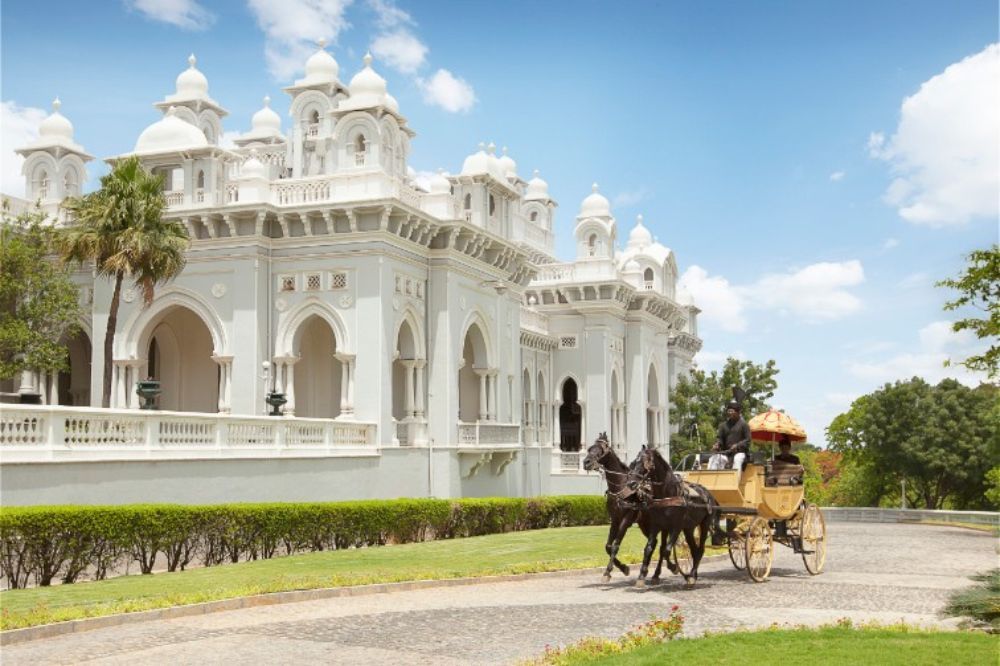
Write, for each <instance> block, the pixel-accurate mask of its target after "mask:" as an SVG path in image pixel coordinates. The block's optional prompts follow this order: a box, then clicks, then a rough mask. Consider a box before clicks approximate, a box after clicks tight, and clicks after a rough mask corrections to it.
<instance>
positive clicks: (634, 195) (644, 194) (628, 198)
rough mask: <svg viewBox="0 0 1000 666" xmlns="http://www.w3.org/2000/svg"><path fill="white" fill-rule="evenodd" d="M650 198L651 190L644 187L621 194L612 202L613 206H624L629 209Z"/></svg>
mask: <svg viewBox="0 0 1000 666" xmlns="http://www.w3.org/2000/svg"><path fill="white" fill-rule="evenodd" d="M648 197H649V190H647V189H646V188H645V186H643V187H639V188H637V189H634V190H630V191H627V192H619V193H618V194H616V195H615V197H614V198H613V199H612V200H611V205H612V206H622V207H626V208H627V207H628V206H634V205H636V204H637V203H640V202H642V201H645V200H646V199H647V198H648Z"/></svg>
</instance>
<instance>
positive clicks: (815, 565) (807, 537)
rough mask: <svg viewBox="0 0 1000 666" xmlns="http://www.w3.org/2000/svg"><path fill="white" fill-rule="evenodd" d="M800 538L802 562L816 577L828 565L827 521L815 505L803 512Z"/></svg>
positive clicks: (809, 506) (808, 506) (810, 505)
mask: <svg viewBox="0 0 1000 666" xmlns="http://www.w3.org/2000/svg"><path fill="white" fill-rule="evenodd" d="M799 536H800V537H801V538H802V561H803V562H805V565H806V570H807V571H808V572H809V573H811V574H812V575H814V576H815V575H816V574H818V573H820V572H821V571H823V564H825V563H826V519H825V518H823V512H822V511H820V509H819V507H818V506H816V505H815V504H809V505H807V506H806V509H805V511H803V512H802V521H801V522H800V524H799Z"/></svg>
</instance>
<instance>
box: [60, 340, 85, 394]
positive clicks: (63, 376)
mask: <svg viewBox="0 0 1000 666" xmlns="http://www.w3.org/2000/svg"><path fill="white" fill-rule="evenodd" d="M65 345H66V351H67V353H68V354H69V371H68V372H60V373H59V404H60V405H69V406H86V405H89V404H90V369H91V366H90V359H91V342H90V338H89V337H88V336H87V334H86V333H85V332H84V331H82V330H79V329H78V330H77V332H76V333H75V334H74V335H73V336H72V337H70V338H68V339H66V340H65Z"/></svg>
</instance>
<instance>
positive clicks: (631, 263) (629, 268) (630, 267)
mask: <svg viewBox="0 0 1000 666" xmlns="http://www.w3.org/2000/svg"><path fill="white" fill-rule="evenodd" d="M624 271H625V272H626V273H641V272H642V266H640V265H639V262H638V261H636V260H635V259H629V260H628V261H626V262H625V269H624Z"/></svg>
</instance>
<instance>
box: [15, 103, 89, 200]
mask: <svg viewBox="0 0 1000 666" xmlns="http://www.w3.org/2000/svg"><path fill="white" fill-rule="evenodd" d="M61 108H62V102H61V101H59V98H58V97H57V98H55V99H54V100H53V101H52V113H51V114H50V115H49V116H48V117H46V118H45V120H43V121H42V122H41V123H39V125H38V138H37V139H35V140H34V141H32V142H31V143H29V144H28V145H26V146H22V147H20V148H17V149H16V151H15V152H17V154H18V155H21V156H22V157H24V158H25V159H24V165H23V166H22V167H21V173H22V174H24V177H25V181H26V183H25V196H26V197H27V198H28V199H31V200H41V201H43V202H46V201H49V202H52V201H60V200H62V199H63V198H64V197H68V196H76V195H79V194H80V193H81V188H82V187H83V183H84V182H86V180H87V171H86V168H85V167H84V164H85V163H86V162H89V161H90V160H92V159H94V158H93V157H92V156H90V155H88V154H87V152H86V151H84V149H83V146H81V145H80V144H78V143H77V142H76V141H74V140H73V123H71V122H70V121H69V118H67V117H66V116H64V115H63V114H62V113H61V112H60V109H61Z"/></svg>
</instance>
